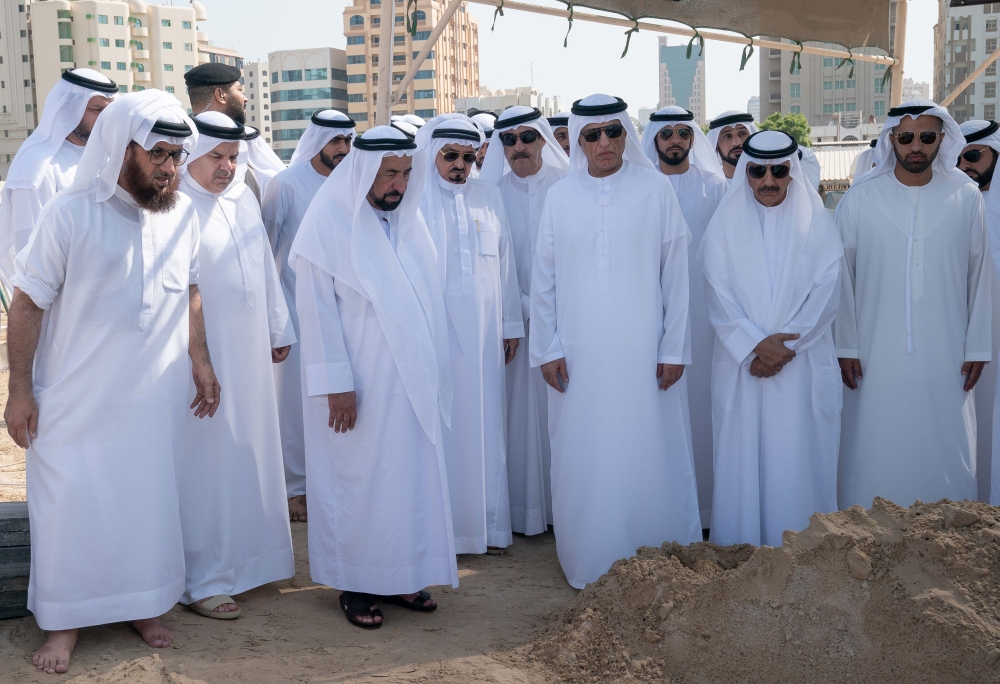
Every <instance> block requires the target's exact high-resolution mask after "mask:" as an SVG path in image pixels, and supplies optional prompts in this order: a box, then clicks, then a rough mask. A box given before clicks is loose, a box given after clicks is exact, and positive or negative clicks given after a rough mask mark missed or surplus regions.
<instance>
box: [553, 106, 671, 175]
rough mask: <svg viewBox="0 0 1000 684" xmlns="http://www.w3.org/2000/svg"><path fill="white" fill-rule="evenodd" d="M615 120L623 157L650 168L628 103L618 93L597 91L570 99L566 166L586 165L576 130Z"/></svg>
mask: <svg viewBox="0 0 1000 684" xmlns="http://www.w3.org/2000/svg"><path fill="white" fill-rule="evenodd" d="M612 121H618V122H619V123H621V125H622V126H623V127H624V128H625V135H626V136H627V138H626V140H625V154H624V158H625V160H626V161H629V162H631V163H633V164H635V165H637V166H641V167H644V168H647V169H652V168H654V167H653V163H652V162H651V161H650V160H649V158H648V157H647V156H646V155H645V154H644V153H643V151H642V147H640V144H641V142H642V141H641V140H640V138H639V134H638V133H636V130H635V126H633V125H632V119H631V118H629V115H628V104H626V102H625V100H623V99H621V98H620V97H612V96H611V95H604V94H603V93H597V94H595V95H589V96H587V97H585V98H583V99H582V100H577V101H576V102H574V103H573V108H572V109H571V110H570V117H569V168H570V172H571V173H572V172H575V171H579V170H580V169H585V168H587V155H586V154H584V151H583V148H582V147H580V132H581V131H582V130H583V127H584V126H589V125H590V124H595V123H610V122H612Z"/></svg>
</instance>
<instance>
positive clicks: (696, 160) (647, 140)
mask: <svg viewBox="0 0 1000 684" xmlns="http://www.w3.org/2000/svg"><path fill="white" fill-rule="evenodd" d="M667 126H673V127H675V128H676V127H677V126H687V127H688V128H690V129H691V130H692V131H693V132H694V140H693V141H692V143H691V152H690V154H691V162H692V163H693V164H694V165H695V166H697V167H698V168H700V169H701V170H702V171H707V172H708V173H714V174H718V175H720V176H721V175H723V174H722V163H721V162H720V161H719V155H718V154H716V152H715V146H714V145H713V144H712V143H710V142H709V141H708V138H706V137H705V134H704V133H703V132H702V130H701V126H699V125H698V124H696V123H695V122H694V114H692V113H691V112H689V111H688V110H686V109H684V108H683V107H677V106H675V105H670V106H669V107H662V108H660V109H657V110H656V112H655V113H654V114H653V115H652V116H650V117H649V125H648V126H646V129H645V130H644V131H643V132H642V151H643V152H645V153H646V156H647V157H649V161H651V162H653V166H654V167H655V168H657V169H658V168H660V156H659V154H658V153H657V151H656V136H657V135H658V134H659V133H660V131H662V130H663V129H664V128H666V127H667Z"/></svg>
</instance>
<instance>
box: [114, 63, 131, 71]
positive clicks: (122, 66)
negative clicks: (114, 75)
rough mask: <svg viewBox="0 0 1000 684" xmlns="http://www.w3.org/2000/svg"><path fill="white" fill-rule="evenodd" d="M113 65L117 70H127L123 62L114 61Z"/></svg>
mask: <svg viewBox="0 0 1000 684" xmlns="http://www.w3.org/2000/svg"><path fill="white" fill-rule="evenodd" d="M115 66H116V67H118V71H128V65H126V64H125V62H115Z"/></svg>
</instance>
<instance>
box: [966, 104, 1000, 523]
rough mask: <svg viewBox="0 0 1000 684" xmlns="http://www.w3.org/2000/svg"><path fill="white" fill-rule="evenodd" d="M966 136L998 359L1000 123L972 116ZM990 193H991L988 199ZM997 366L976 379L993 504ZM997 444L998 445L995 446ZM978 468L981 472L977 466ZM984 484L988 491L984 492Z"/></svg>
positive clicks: (997, 460) (997, 471)
mask: <svg viewBox="0 0 1000 684" xmlns="http://www.w3.org/2000/svg"><path fill="white" fill-rule="evenodd" d="M960 128H961V130H962V134H963V135H964V136H965V148H964V149H963V150H962V156H960V157H959V158H958V168H959V170H961V171H962V172H964V173H965V175H967V176H968V177H969V178H971V179H972V180H973V181H975V183H976V185H978V186H979V191H980V194H982V196H983V202H984V203H985V205H986V214H985V216H986V237H987V242H988V243H989V245H990V250H989V251H990V255H991V257H992V264H991V266H992V268H991V269H990V271H991V275H990V301H991V303H992V311H993V325H992V342H993V348H992V350H991V351H992V354H993V360H994V361H996V359H997V352H998V350H1000V314H998V312H997V307H998V306H1000V279H998V277H997V276H998V274H1000V197H993V193H991V192H990V186H991V184H992V182H993V174H994V171H995V170H996V163H997V157H998V156H1000V125H998V124H997V122H995V121H983V120H981V119H973V120H971V121H966V122H964V123H962V125H961V126H960ZM990 197H993V199H992V200H991V199H990ZM998 390H1000V388H998V387H997V368H996V363H989V364H986V367H985V368H983V374H982V376H980V378H979V382H977V383H976V389H975V393H976V427H977V433H978V434H977V436H976V451H977V454H976V465H977V468H982V467H984V464H987V463H989V464H991V465H990V466H985V467H987V468H989V469H990V470H989V472H990V479H991V480H992V482H991V483H987V482H985V481H984V480H985V478H980V482H979V483H978V484H979V492H980V497H979V498H980V500H981V501H982V500H988V501H990V503H992V504H993V505H996V502H1000V434H997V431H998V430H1000V420H996V419H995V411H996V409H997V408H1000V402H997V401H996V400H995V399H996V392H997V391H998ZM994 445H997V446H994ZM977 472H982V471H979V470H978V469H977ZM987 487H989V491H988V493H987Z"/></svg>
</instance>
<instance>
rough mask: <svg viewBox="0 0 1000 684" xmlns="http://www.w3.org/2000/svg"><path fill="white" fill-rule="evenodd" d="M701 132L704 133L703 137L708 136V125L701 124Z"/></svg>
mask: <svg viewBox="0 0 1000 684" xmlns="http://www.w3.org/2000/svg"><path fill="white" fill-rule="evenodd" d="M701 132H702V133H704V134H705V135H708V124H702V126H701Z"/></svg>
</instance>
